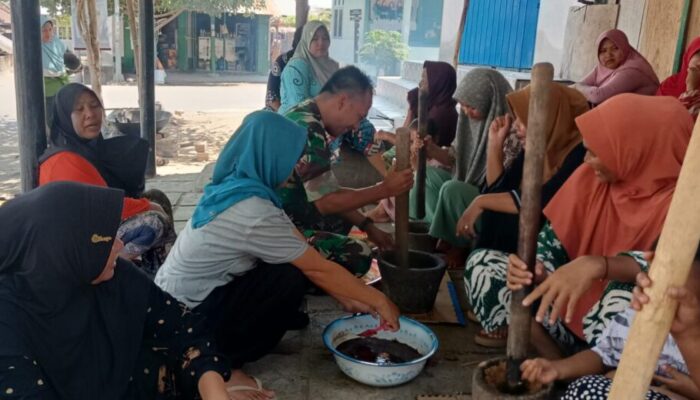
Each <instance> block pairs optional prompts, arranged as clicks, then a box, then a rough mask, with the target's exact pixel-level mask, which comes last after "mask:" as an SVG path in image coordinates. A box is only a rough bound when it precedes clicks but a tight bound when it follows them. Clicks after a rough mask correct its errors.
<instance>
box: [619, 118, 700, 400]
mask: <svg viewBox="0 0 700 400" xmlns="http://www.w3.org/2000/svg"><path fill="white" fill-rule="evenodd" d="M698 174H700V120H698V121H697V122H696V123H695V129H693V136H692V137H691V139H690V144H689V146H688V151H687V152H686V154H685V159H684V161H683V167H681V173H680V176H679V177H678V183H677V184H676V190H675V192H674V194H673V199H672V200H671V206H670V208H669V210H668V214H667V215H666V222H665V223H664V227H663V229H662V231H661V238H660V239H659V244H658V246H657V248H656V253H655V254H654V261H653V262H652V265H651V269H650V270H649V277H650V278H651V280H652V281H653V282H654V284H653V285H652V287H651V288H649V289H646V290H645V293H646V294H647V295H648V296H649V299H650V302H649V304H647V305H646V306H644V308H643V309H642V311H640V312H638V313H637V315H636V316H635V318H634V322H633V323H632V328H631V329H630V333H629V336H628V338H627V343H626V344H625V350H624V351H623V353H622V359H621V360H620V365H619V366H618V368H617V372H616V373H615V380H614V381H613V385H612V388H611V390H610V396H609V397H608V398H609V399H613V400H623V399H643V398H644V396H645V394H646V392H647V389H648V388H649V383H650V382H651V379H652V376H653V374H654V369H655V367H656V362H657V360H658V359H659V353H661V349H662V347H663V344H664V342H665V340H666V337H667V336H668V332H669V330H670V329H671V322H673V318H674V315H675V313H676V309H677V307H678V304H677V302H676V301H674V300H672V299H670V298H669V297H668V296H666V292H667V291H668V289H669V288H670V287H672V286H683V285H684V284H685V281H686V280H687V279H688V274H689V273H690V267H691V265H692V263H693V258H694V256H695V252H696V251H697V248H698V241H700V203H699V202H698V198H700V180H699V179H698Z"/></svg>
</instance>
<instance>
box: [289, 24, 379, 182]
mask: <svg viewBox="0 0 700 400" xmlns="http://www.w3.org/2000/svg"><path fill="white" fill-rule="evenodd" d="M330 45H331V39H330V35H329V33H328V28H326V26H325V25H324V24H323V22H321V21H309V22H307V23H306V25H304V29H303V31H302V34H301V40H300V41H299V44H298V45H297V47H296V50H294V56H293V57H292V58H291V59H290V60H289V62H288V63H287V66H286V67H285V68H284V71H282V77H281V86H280V94H281V105H280V107H279V109H278V110H277V112H279V113H280V114H283V115H284V114H286V113H287V112H288V111H289V110H290V109H292V108H293V107H294V106H296V105H297V104H299V103H301V102H302V101H304V100H306V99H308V98H311V97H315V96H317V95H318V94H319V93H320V92H321V88H322V87H323V85H325V84H326V82H327V81H328V79H329V78H330V77H331V75H333V74H334V73H335V72H336V71H337V70H338V69H339V66H338V62H337V61H335V60H334V59H332V58H330V56H329V55H328V49H329V48H330ZM374 134H375V129H374V125H372V124H371V123H370V122H369V120H367V119H366V118H365V119H363V120H362V122H360V129H358V130H357V131H356V132H347V133H345V134H343V135H341V136H339V137H337V138H336V139H335V140H333V142H331V144H330V148H331V151H332V152H333V153H334V155H335V157H334V159H335V160H338V158H339V155H340V148H341V146H342V145H343V144H346V145H347V146H349V147H350V148H352V149H354V150H356V151H359V152H361V153H363V154H365V155H366V156H368V157H369V161H370V162H371V163H372V164H373V165H375V168H378V169H379V167H380V166H381V157H380V156H379V154H380V153H381V151H382V150H383V147H382V146H381V144H379V143H375V140H374Z"/></svg>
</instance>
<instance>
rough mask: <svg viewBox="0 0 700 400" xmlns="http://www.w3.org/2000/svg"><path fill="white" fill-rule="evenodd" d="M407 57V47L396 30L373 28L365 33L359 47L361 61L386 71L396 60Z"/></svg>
mask: <svg viewBox="0 0 700 400" xmlns="http://www.w3.org/2000/svg"><path fill="white" fill-rule="evenodd" d="M406 57H408V47H407V46H406V43H404V41H403V39H402V37H401V33H399V32H396V31H383V30H373V31H370V32H368V33H367V35H365V42H364V44H363V45H362V48H361V49H360V58H361V59H362V61H363V62H366V63H368V64H371V65H374V66H376V67H377V68H378V69H380V70H384V71H386V70H387V69H389V68H391V67H392V66H394V65H395V64H396V63H397V62H399V61H403V60H405V59H406Z"/></svg>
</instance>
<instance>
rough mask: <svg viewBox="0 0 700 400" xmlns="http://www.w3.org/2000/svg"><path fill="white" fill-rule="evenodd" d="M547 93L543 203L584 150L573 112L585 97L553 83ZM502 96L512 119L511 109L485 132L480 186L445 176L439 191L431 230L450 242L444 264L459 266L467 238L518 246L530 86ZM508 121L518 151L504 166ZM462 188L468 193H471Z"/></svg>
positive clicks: (483, 244) (504, 247)
mask: <svg viewBox="0 0 700 400" xmlns="http://www.w3.org/2000/svg"><path fill="white" fill-rule="evenodd" d="M550 93H551V98H552V101H551V106H552V108H553V111H552V113H553V115H555V119H554V120H553V121H552V122H551V125H550V126H548V127H547V136H546V141H547V153H546V160H547V161H546V165H545V168H544V176H543V179H544V180H543V181H544V182H545V186H544V188H543V202H544V203H545V204H546V202H547V201H549V199H550V198H551V196H553V195H554V193H556V191H557V190H558V189H559V187H561V185H562V183H563V182H564V181H565V180H566V179H567V178H568V177H569V175H571V173H573V171H574V170H575V169H576V168H577V167H578V166H579V165H580V164H581V163H582V162H583V155H584V153H585V150H584V149H583V147H582V146H581V145H580V143H581V136H580V134H579V133H578V130H577V129H576V125H575V123H574V118H575V117H577V116H579V115H581V114H582V113H584V112H585V111H587V110H588V103H587V102H586V99H585V98H584V97H583V96H582V95H581V94H580V93H578V92H577V91H576V90H574V89H570V88H567V87H565V86H562V85H559V84H556V83H553V84H551V89H550ZM506 97H507V100H508V102H509V103H510V108H511V110H512V112H513V113H514V114H515V116H516V120H515V121H514V122H513V121H512V118H511V117H510V115H506V116H501V117H498V118H496V119H495V120H494V121H493V122H492V124H491V127H490V128H489V132H488V148H487V157H486V160H487V166H486V174H485V177H484V178H485V182H484V184H483V185H482V186H481V190H479V189H478V188H477V187H476V186H472V185H470V184H465V183H461V182H450V183H448V184H447V185H449V186H447V185H446V187H445V188H444V189H443V193H442V194H441V200H440V201H439V208H438V210H439V213H438V214H437V215H438V216H439V218H436V219H435V221H433V226H432V227H431V235H433V236H434V237H438V238H440V239H441V240H443V241H445V242H448V243H451V244H453V246H452V247H451V248H450V250H449V251H448V254H447V261H448V265H449V266H451V267H452V268H463V267H464V263H465V261H466V255H467V254H468V245H469V244H470V243H473V244H474V245H475V247H477V248H484V249H493V250H497V251H504V252H510V251H515V249H516V248H517V237H518V212H519V206H520V184H521V180H522V175H523V165H524V160H525V152H524V150H523V149H522V146H523V145H524V143H525V135H526V129H527V128H526V124H527V120H528V118H527V117H528V115H527V113H528V104H529V99H530V87H526V88H524V89H521V90H519V91H517V92H513V93H510V94H508V95H507V96H506ZM511 127H514V128H515V132H516V133H515V136H516V137H517V138H518V139H519V144H520V151H519V152H518V155H517V156H516V158H515V160H513V161H512V162H510V164H509V165H508V166H507V167H504V158H505V153H506V150H505V149H506V148H507V147H508V146H507V145H506V144H505V142H506V138H507V137H508V135H509V133H510V131H511ZM468 191H470V192H468ZM465 193H470V194H471V197H468V196H465ZM460 207H461V208H460ZM482 214H483V215H482ZM438 223H439V224H438ZM477 226H479V229H478V232H477ZM474 239H476V240H474Z"/></svg>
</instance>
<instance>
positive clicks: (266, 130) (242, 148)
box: [192, 111, 307, 228]
mask: <svg viewBox="0 0 700 400" xmlns="http://www.w3.org/2000/svg"><path fill="white" fill-rule="evenodd" d="M306 139H307V133H306V129H304V128H302V127H300V126H299V125H297V124H295V123H294V122H292V121H290V120H288V119H287V118H285V117H284V116H282V115H280V114H277V113H274V112H271V111H256V112H254V113H252V114H249V115H248V116H246V117H245V119H243V123H242V124H241V126H240V127H239V128H238V130H237V131H236V133H235V134H234V135H233V137H232V138H231V139H230V140H229V141H228V143H226V146H225V147H224V149H223V150H222V151H221V154H219V159H218V161H217V162H216V166H215V167H214V175H213V176H212V181H211V183H209V184H208V185H207V186H206V187H205V188H204V196H202V199H201V200H200V201H199V204H197V208H196V209H195V210H194V214H193V215H192V227H193V228H200V227H202V226H204V225H206V224H207V223H209V222H210V221H211V220H213V219H214V218H216V216H217V215H219V214H221V213H222V212H224V211H226V210H227V209H228V208H229V207H231V206H233V205H235V204H236V203H238V202H241V201H243V200H246V199H248V198H250V197H254V196H255V197H260V198H263V199H267V200H270V201H271V202H272V203H274V204H275V206H277V207H278V208H282V202H281V200H280V199H279V197H277V194H276V193H275V190H276V189H277V187H278V186H280V185H281V184H282V183H284V182H285V181H286V180H287V178H288V177H289V175H291V173H292V171H293V170H294V166H295V165H296V163H297V161H298V160H299V157H301V153H302V151H303V150H304V146H305V145H306Z"/></svg>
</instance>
